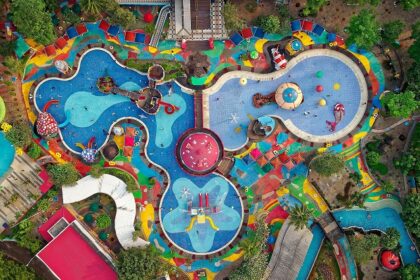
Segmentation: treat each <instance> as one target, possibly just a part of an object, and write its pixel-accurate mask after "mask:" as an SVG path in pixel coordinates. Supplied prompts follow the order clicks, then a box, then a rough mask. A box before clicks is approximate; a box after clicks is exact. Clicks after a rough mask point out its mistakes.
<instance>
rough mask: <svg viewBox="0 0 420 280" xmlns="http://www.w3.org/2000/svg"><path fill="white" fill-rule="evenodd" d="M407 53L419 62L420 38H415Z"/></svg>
mask: <svg viewBox="0 0 420 280" xmlns="http://www.w3.org/2000/svg"><path fill="white" fill-rule="evenodd" d="M408 54H409V55H410V57H411V58H412V59H414V60H415V61H416V62H417V63H420V39H416V40H415V41H414V43H413V44H412V45H411V46H410V47H409V48H408Z"/></svg>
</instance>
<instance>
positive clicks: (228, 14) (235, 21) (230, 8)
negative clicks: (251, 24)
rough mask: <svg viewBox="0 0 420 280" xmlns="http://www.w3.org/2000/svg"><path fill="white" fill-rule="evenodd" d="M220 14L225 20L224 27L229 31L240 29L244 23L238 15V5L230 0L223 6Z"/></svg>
mask: <svg viewBox="0 0 420 280" xmlns="http://www.w3.org/2000/svg"><path fill="white" fill-rule="evenodd" d="M222 15H223V18H224V21H225V27H226V29H227V30H229V31H238V30H241V29H242V27H243V26H244V25H245V22H244V20H243V19H242V18H241V17H240V16H239V13H238V7H236V5H235V4H232V3H231V2H230V1H228V2H227V3H225V5H224V6H223V10H222Z"/></svg>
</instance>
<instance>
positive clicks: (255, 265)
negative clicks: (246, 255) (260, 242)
mask: <svg viewBox="0 0 420 280" xmlns="http://www.w3.org/2000/svg"><path fill="white" fill-rule="evenodd" d="M267 265H268V255H267V253H265V252H260V253H258V254H256V255H254V256H252V257H251V258H250V259H249V260H246V261H243V262H242V263H241V265H240V266H239V267H238V268H237V269H235V270H234V271H233V272H232V273H230V274H229V279H230V280H260V279H262V275H264V273H265V269H266V268H267Z"/></svg>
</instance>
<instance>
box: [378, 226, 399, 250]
mask: <svg viewBox="0 0 420 280" xmlns="http://www.w3.org/2000/svg"><path fill="white" fill-rule="evenodd" d="M399 242H400V232H399V231H398V230H397V229H396V228H394V227H391V228H387V230H386V232H385V233H384V234H382V236H381V246H382V247H384V248H385V249H388V250H395V249H397V247H398V244H399Z"/></svg>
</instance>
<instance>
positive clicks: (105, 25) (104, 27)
mask: <svg viewBox="0 0 420 280" xmlns="http://www.w3.org/2000/svg"><path fill="white" fill-rule="evenodd" d="M109 26H110V25H109V23H108V22H107V21H105V20H101V23H100V24H99V28H100V29H102V30H103V31H105V32H107V31H108V28H109Z"/></svg>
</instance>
